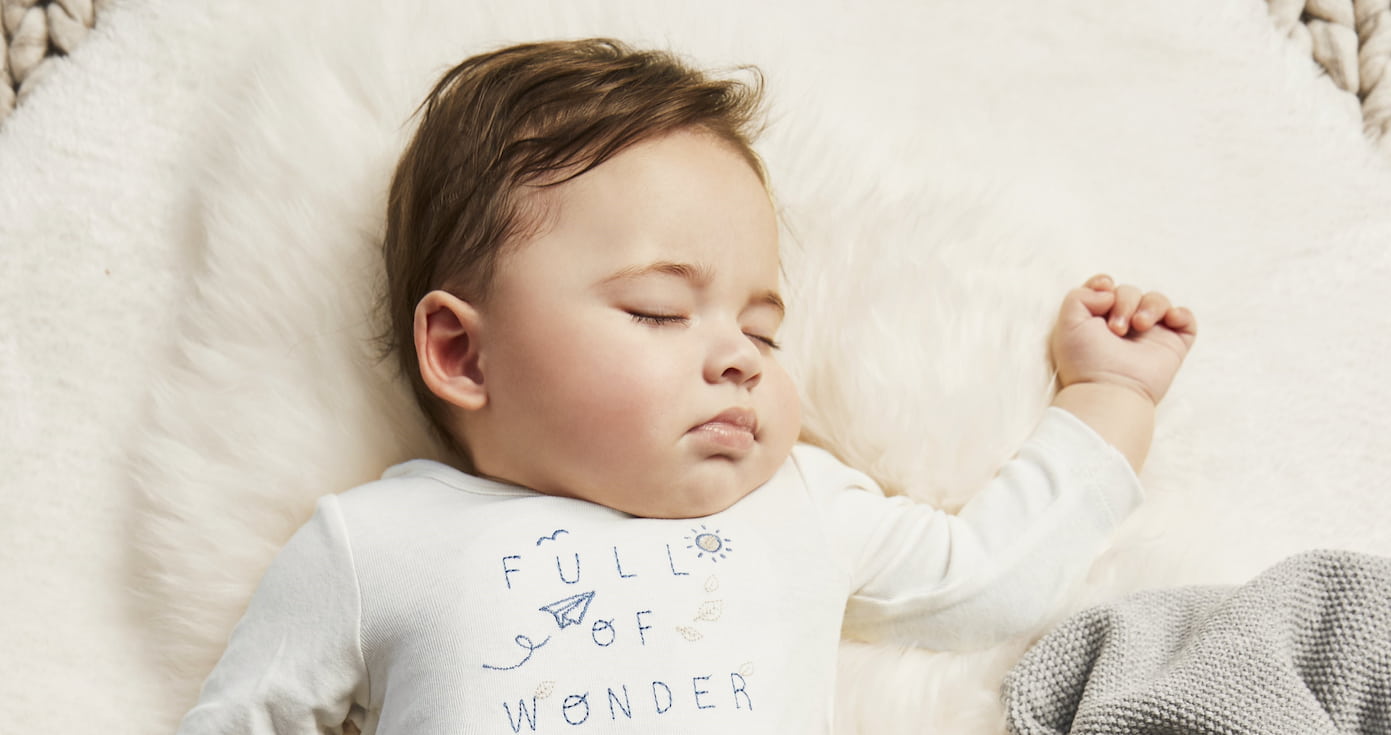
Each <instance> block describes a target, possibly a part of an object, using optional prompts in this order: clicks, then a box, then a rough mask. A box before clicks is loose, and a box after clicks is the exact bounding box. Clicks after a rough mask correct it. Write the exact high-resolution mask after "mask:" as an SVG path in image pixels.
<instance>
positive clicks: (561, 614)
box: [537, 591, 594, 630]
mask: <svg viewBox="0 0 1391 735" xmlns="http://www.w3.org/2000/svg"><path fill="white" fill-rule="evenodd" d="M593 599H594V592H593V591H590V592H581V593H580V594H578V595H571V596H570V597H567V598H565V599H563V600H556V601H555V602H552V603H551V604H549V605H545V606H543V607H540V608H537V609H539V610H540V611H541V612H546V613H550V614H551V615H552V616H553V617H554V618H555V624H556V627H558V628H560V629H561V630H564V629H565V628H567V627H569V626H571V625H576V624H578V623H583V622H584V616H585V614H586V613H588V612H589V603H590V601H592V600H593Z"/></svg>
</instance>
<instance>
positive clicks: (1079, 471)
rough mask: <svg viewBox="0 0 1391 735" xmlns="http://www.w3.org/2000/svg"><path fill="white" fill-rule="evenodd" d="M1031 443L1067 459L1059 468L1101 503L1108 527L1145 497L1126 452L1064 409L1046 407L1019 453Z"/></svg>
mask: <svg viewBox="0 0 1391 735" xmlns="http://www.w3.org/2000/svg"><path fill="white" fill-rule="evenodd" d="M1031 445H1033V446H1035V447H1037V449H1038V451H1041V452H1044V453H1047V454H1054V455H1055V456H1059V457H1067V458H1069V459H1068V461H1067V462H1066V463H1064V464H1061V465H1059V466H1057V467H1058V471H1059V472H1063V473H1066V474H1067V475H1068V480H1069V481H1070V482H1071V483H1075V486H1077V487H1081V488H1086V489H1087V490H1089V491H1090V494H1092V495H1093V496H1094V497H1095V498H1097V499H1099V500H1100V501H1101V502H1102V503H1103V507H1104V508H1105V509H1106V511H1107V515H1108V517H1109V520H1110V523H1109V524H1108V525H1110V526H1115V525H1117V524H1119V523H1120V522H1121V521H1122V520H1124V519H1125V518H1126V516H1128V515H1130V513H1131V512H1132V511H1134V510H1135V508H1136V507H1137V506H1139V505H1140V503H1141V502H1142V501H1143V500H1144V497H1145V492H1144V486H1143V485H1142V484H1141V483H1140V478H1139V476H1137V475H1136V474H1135V470H1134V468H1132V467H1131V466H1130V461H1129V460H1127V459H1126V458H1125V455H1124V454H1122V453H1121V451H1120V450H1119V449H1116V448H1115V447H1114V446H1112V445H1111V443H1110V442H1107V441H1106V440H1105V439H1104V438H1102V436H1101V435H1100V434H1098V433H1097V432H1096V430H1095V429H1093V428H1092V427H1091V426H1089V425H1087V422H1085V421H1083V420H1082V419H1080V418H1078V417H1077V416H1076V415H1074V414H1073V413H1072V412H1070V411H1068V410H1067V409H1064V408H1059V407H1057V406H1049V407H1048V409H1047V411H1045V412H1044V415H1043V418H1042V419H1041V420H1040V421H1039V424H1038V426H1037V428H1035V430H1034V433H1033V435H1032V436H1030V437H1029V440H1028V442H1026V443H1025V447H1024V449H1023V450H1021V454H1022V453H1024V452H1025V451H1029V449H1030V446H1031Z"/></svg>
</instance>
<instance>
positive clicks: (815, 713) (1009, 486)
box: [179, 408, 1141, 735]
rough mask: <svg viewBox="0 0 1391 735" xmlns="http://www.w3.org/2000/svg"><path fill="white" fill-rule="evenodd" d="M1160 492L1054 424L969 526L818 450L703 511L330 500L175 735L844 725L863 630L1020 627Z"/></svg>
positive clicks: (1090, 437) (442, 499) (466, 499)
mask: <svg viewBox="0 0 1391 735" xmlns="http://www.w3.org/2000/svg"><path fill="white" fill-rule="evenodd" d="M1140 496H1141V490H1140V486H1139V482H1138V480H1137V479H1136V477H1135V475H1134V473H1133V472H1132V471H1131V469H1130V466H1129V464H1128V463H1127V462H1126V460H1125V459H1124V457H1122V456H1121V455H1120V453H1119V452H1117V451H1116V450H1115V449H1114V448H1112V447H1111V446H1110V445H1108V444H1106V443H1105V442H1104V441H1103V440H1102V439H1101V438H1100V437H1099V436H1098V435H1097V434H1095V433H1094V432H1093V431H1092V430H1091V429H1090V428H1089V427H1088V426H1086V424H1084V423H1082V422H1081V421H1080V420H1078V419H1077V418H1075V417H1074V416H1072V415H1071V414H1069V413H1067V412H1066V411H1063V410H1061V409H1057V408H1050V409H1049V410H1048V412H1047V414H1046V415H1045V416H1044V418H1043V420H1042V421H1041V422H1040V423H1039V425H1038V428H1037V429H1036V430H1035V431H1034V433H1033V434H1032V435H1031V437H1030V438H1029V440H1028V441H1027V442H1026V443H1025V444H1024V446H1023V448H1022V449H1021V450H1020V451H1019V454H1018V455H1017V457H1016V458H1015V459H1013V460H1011V461H1010V462H1009V463H1007V464H1006V465H1005V466H1004V467H1003V468H1002V469H1001V471H1000V473H999V474H998V475H997V476H996V477H995V479H994V480H992V481H991V482H990V484H989V485H988V486H987V487H985V488H984V489H982V490H981V491H980V492H979V493H978V494H977V495H976V497H975V498H974V499H972V501H971V502H970V503H969V504H967V505H966V507H965V508H963V509H962V511H961V512H960V513H959V514H957V515H950V514H946V513H943V512H941V511H939V510H935V509H933V508H931V507H929V506H926V505H922V504H919V503H914V502H912V501H910V500H908V499H906V498H901V497H896V498H886V497H884V495H883V493H882V492H881V491H880V490H879V489H878V487H877V486H876V485H875V484H874V483H873V482H872V481H871V480H870V479H869V478H868V477H866V476H865V475H863V474H861V473H859V472H856V471H854V470H851V469H849V468H847V467H845V466H844V465H842V464H841V463H839V462H838V461H836V460H835V459H834V458H832V457H831V455H829V454H827V453H826V452H824V451H821V450H819V449H815V448H812V447H809V446H798V447H796V448H795V449H794V450H793V452H792V456H791V457H790V458H789V459H788V461H787V462H786V463H785V464H784V465H783V466H782V468H781V469H780V470H779V471H778V473H777V474H776V475H775V476H774V477H773V479H772V480H770V481H769V482H768V483H767V484H765V485H763V486H762V487H760V488H758V489H757V490H755V491H754V492H753V493H751V494H749V495H748V496H747V497H746V498H744V499H743V500H741V501H739V502H738V503H736V504H735V505H734V506H732V507H731V508H729V509H728V510H725V511H723V512H720V513H717V514H715V515H711V516H707V517H704V518H697V519H687V520H658V519H645V518H634V517H632V516H629V515H626V514H624V513H621V512H618V511H615V510H611V509H609V508H605V507H602V506H598V505H593V504H591V503H588V502H585V501H580V500H574V499H568V498H558V497H551V496H547V495H541V494H538V493H536V492H533V491H531V490H527V489H525V488H521V487H517V486H513V485H507V484H504V483H500V482H495V481H491V480H486V479H481V478H478V477H474V476H471V475H468V474H465V473H463V472H460V471H458V470H455V469H452V468H450V467H448V466H445V465H442V464H439V463H436V462H431V461H427V460H414V461H410V462H406V463H404V464H400V465H397V466H395V467H392V468H391V469H389V470H387V472H386V474H385V475H383V477H382V479H381V480H380V481H377V482H373V483H370V484H367V485H363V486H361V487H358V488H354V489H352V490H349V491H348V492H345V493H343V494H341V495H336V496H328V497H325V498H323V499H321V500H320V501H319V505H318V509H317V512H316V513H315V514H314V517H313V518H312V519H310V521H309V522H308V523H307V524H305V525H304V526H303V527H302V528H301V529H300V530H299V531H298V532H297V533H296V534H295V535H294V537H293V538H291V539H290V541H289V543H288V544H287V545H286V546H285V548H284V550H283V551H281V553H280V554H279V556H277V557H276V559H275V561H274V562H273V563H272V564H271V566H270V568H269V569H268V570H267V572H266V575H265V577H264V578H263V579H262V581H261V584H260V587H259V588H258V589H257V591H256V594H255V596H254V597H253V598H252V600H251V604H250V606H249V607H248V609H247V611H246V614H245V616H244V617H243V618H242V620H241V622H240V623H239V624H238V625H237V627H236V629H235V631H234V632H233V634H232V637H231V639H230V641H229V642H228V646H227V650H226V652H225V653H224V655H223V657H222V660H221V661H220V662H219V663H218V665H217V668H216V669H215V670H214V671H213V672H212V674H211V676H210V677H209V678H208V680H207V682H206V683H205V684H204V687H203V691H202V695H201V699H200V700H199V702H198V705H197V706H196V707H195V708H194V709H193V710H192V711H190V712H189V713H188V714H187V716H186V717H185V718H184V720H183V723H182V725H181V727H180V729H179V732H180V733H181V734H182V735H196V734H200V733H317V732H322V731H324V730H328V731H330V732H336V731H337V730H336V728H337V727H338V725H340V724H341V723H342V722H343V721H344V719H345V717H346V716H348V714H349V712H350V710H351V711H353V712H354V719H355V720H356V721H358V723H359V725H360V727H361V728H362V730H363V733H364V735H372V733H380V734H382V735H386V734H391V735H430V734H432V733H439V734H440V735H443V734H445V733H450V734H451V735H454V734H462V733H469V734H472V733H501V734H516V733H584V732H594V733H610V732H612V733H658V732H660V733H701V734H702V735H708V734H709V733H722V734H725V733H824V732H828V731H829V729H830V724H831V707H832V700H833V696H834V685H835V670H836V651H837V641H838V640H839V639H840V637H841V634H842V631H843V632H844V634H845V635H848V636H851V637H854V638H858V639H862V640H871V641H900V642H905V643H913V644H917V645H921V646H926V647H929V648H937V649H958V648H965V647H974V646H985V645H989V644H990V643H992V642H994V641H997V640H999V639H1000V638H1001V637H1003V636H1005V635H1008V634H1011V633H1016V632H1020V631H1022V630H1023V629H1025V628H1027V627H1028V626H1030V625H1033V624H1036V623H1037V622H1038V619H1039V617H1040V616H1041V615H1042V614H1044V613H1045V612H1046V611H1047V610H1048V608H1049V606H1050V605H1051V604H1052V603H1053V602H1055V600H1056V596H1057V594H1058V592H1059V591H1060V590H1062V589H1064V588H1065V587H1066V586H1067V584H1068V583H1069V582H1070V581H1071V580H1073V579H1074V578H1075V577H1076V576H1077V575H1079V574H1080V573H1082V572H1083V571H1084V570H1085V569H1086V567H1087V565H1088V562H1089V560H1090V559H1091V557H1092V555H1093V554H1094V553H1095V552H1096V551H1097V550H1098V548H1099V546H1100V545H1101V543H1102V542H1103V541H1104V539H1105V537H1106V536H1107V534H1108V532H1109V531H1110V529H1111V528H1113V527H1114V526H1115V524H1116V523H1117V522H1118V521H1119V520H1120V519H1121V518H1123V517H1124V516H1125V515H1126V514H1127V513H1129V512H1130V510H1131V509H1132V508H1133V507H1134V506H1135V505H1136V504H1137V503H1138V502H1139V499H1140Z"/></svg>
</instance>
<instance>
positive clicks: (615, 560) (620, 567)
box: [613, 546, 638, 579]
mask: <svg viewBox="0 0 1391 735" xmlns="http://www.w3.org/2000/svg"><path fill="white" fill-rule="evenodd" d="M613 566H614V568H616V569H617V570H618V578H619V579H632V578H633V577H636V576H638V574H637V572H633V573H632V574H624V573H623V562H622V561H621V560H619V558H618V547H617V546H615V547H613Z"/></svg>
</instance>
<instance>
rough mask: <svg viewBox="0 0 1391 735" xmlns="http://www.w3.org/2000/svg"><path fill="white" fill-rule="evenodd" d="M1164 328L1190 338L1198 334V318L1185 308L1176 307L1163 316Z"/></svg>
mask: <svg viewBox="0 0 1391 735" xmlns="http://www.w3.org/2000/svg"><path fill="white" fill-rule="evenodd" d="M1164 326H1166V327H1168V328H1169V329H1172V330H1174V331H1175V332H1178V333H1179V334H1182V335H1188V336H1190V337H1194V336H1197V334H1198V318H1197V317H1196V316H1193V312H1191V311H1189V310H1188V308H1187V307H1183V306H1176V307H1174V308H1172V309H1169V311H1167V312H1165V314H1164Z"/></svg>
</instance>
